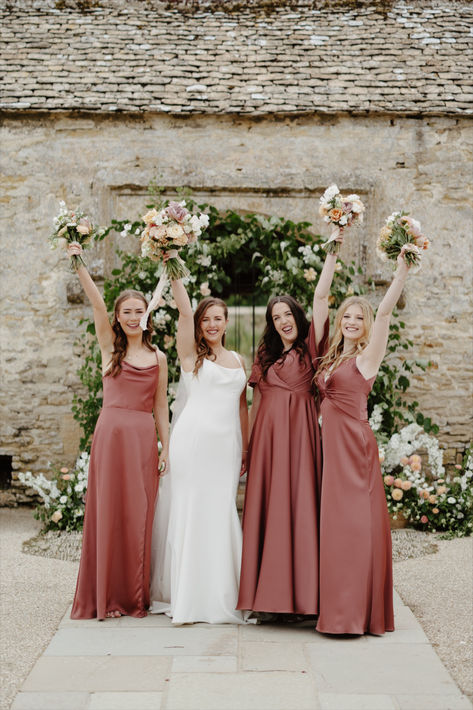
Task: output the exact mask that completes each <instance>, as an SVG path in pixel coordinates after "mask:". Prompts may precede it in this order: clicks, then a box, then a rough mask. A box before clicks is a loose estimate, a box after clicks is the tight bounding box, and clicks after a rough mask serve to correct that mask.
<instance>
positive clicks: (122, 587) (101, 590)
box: [71, 353, 159, 619]
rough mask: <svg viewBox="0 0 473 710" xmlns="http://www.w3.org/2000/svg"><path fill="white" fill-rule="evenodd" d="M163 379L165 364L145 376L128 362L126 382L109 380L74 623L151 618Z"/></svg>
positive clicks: (93, 459)
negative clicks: (157, 411) (112, 615)
mask: <svg viewBox="0 0 473 710" xmlns="http://www.w3.org/2000/svg"><path fill="white" fill-rule="evenodd" d="M157 357H158V355H157V353H156V359H157ZM158 377H159V366H158V364H156V365H152V366H151V367H146V368H137V367H134V366H133V365H131V364H129V363H127V362H124V361H123V362H122V365H121V371H120V372H119V374H118V375H116V376H115V377H112V376H110V375H106V376H104V377H103V408H102V411H101V413H100V416H99V418H98V421H97V425H96V427H95V431H94V436H93V441H92V449H91V454H90V464H89V480H88V486H87V494H86V505H85V518H84V534H83V541H82V553H81V560H80V566H79V576H78V579H77V587H76V593H75V597H74V603H73V605H72V612H71V618H72V619H92V618H97V619H103V618H105V616H106V615H107V612H111V611H118V612H120V613H121V614H122V615H127V616H135V617H142V616H146V614H147V608H148V606H149V602H150V600H149V578H150V553H151V532H152V525H153V514H154V504H155V498H156V493H157V487H158V480H159V479H158V444H157V436H156V427H155V421H154V417H153V414H152V410H153V404H154V396H155V392H156V388H157V386H158Z"/></svg>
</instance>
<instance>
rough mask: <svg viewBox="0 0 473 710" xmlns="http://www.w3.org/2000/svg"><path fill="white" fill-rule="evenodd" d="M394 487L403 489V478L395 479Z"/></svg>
mask: <svg viewBox="0 0 473 710" xmlns="http://www.w3.org/2000/svg"><path fill="white" fill-rule="evenodd" d="M394 485H395V486H396V488H402V478H395V479H394Z"/></svg>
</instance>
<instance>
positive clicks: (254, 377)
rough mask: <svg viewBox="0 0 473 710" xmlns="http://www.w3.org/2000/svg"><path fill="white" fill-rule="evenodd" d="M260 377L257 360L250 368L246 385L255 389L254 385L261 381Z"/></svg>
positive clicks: (259, 367)
mask: <svg viewBox="0 0 473 710" xmlns="http://www.w3.org/2000/svg"><path fill="white" fill-rule="evenodd" d="M261 375H262V372H261V366H260V364H259V362H258V360H255V361H254V363H253V367H252V368H251V373H250V376H249V378H248V384H249V385H250V387H256V385H257V384H258V382H259V381H260V379H261Z"/></svg>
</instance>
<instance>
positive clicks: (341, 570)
mask: <svg viewBox="0 0 473 710" xmlns="http://www.w3.org/2000/svg"><path fill="white" fill-rule="evenodd" d="M335 261H336V257H335V256H334V255H327V258H326V262H325V265H324V269H323V271H322V274H321V276H320V280H319V283H318V284H317V288H316V290H315V296H314V313H315V317H314V320H315V335H316V342H317V343H318V344H319V346H320V347H321V348H323V350H324V351H325V354H324V357H323V358H322V360H321V362H320V365H319V367H318V369H317V376H316V382H317V388H318V390H319V393H320V397H321V415H322V450H323V473H322V495H321V503H320V615H319V619H318V623H317V631H321V632H323V633H329V634H364V633H371V634H384V632H385V631H393V630H394V614H393V601H392V557H391V531H390V526H389V516H388V510H387V505H386V498H385V495H384V486H383V480H382V476H381V469H380V464H379V454H378V447H377V444H376V439H375V436H374V434H373V432H372V431H371V428H370V426H369V423H368V414H367V398H368V395H369V393H370V391H371V388H372V386H373V382H374V381H375V379H376V375H377V373H378V369H379V366H380V364H381V362H382V360H383V357H384V355H385V352H386V344H387V340H388V333H389V321H390V318H391V313H392V310H393V308H394V306H395V305H396V303H397V301H398V299H399V296H400V295H401V291H402V289H403V286H404V283H405V280H406V277H407V273H408V266H407V264H406V262H405V260H404V258H403V256H399V257H398V266H397V271H396V273H395V275H394V279H393V281H392V283H391V285H390V287H389V289H388V291H387V292H386V294H385V296H384V298H383V300H382V301H381V303H380V305H379V308H378V311H377V314H376V319H375V320H374V323H373V311H372V308H371V306H370V304H369V303H368V302H367V301H366V300H365V299H364V298H361V297H358V296H352V297H350V298H348V299H346V300H345V301H344V302H343V303H342V304H341V306H340V308H339V309H338V311H337V314H336V317H335V324H334V334H333V336H332V338H331V341H330V346H328V345H327V336H328V318H327V316H328V295H329V290H330V285H331V282H332V276H333V271H334V265H335Z"/></svg>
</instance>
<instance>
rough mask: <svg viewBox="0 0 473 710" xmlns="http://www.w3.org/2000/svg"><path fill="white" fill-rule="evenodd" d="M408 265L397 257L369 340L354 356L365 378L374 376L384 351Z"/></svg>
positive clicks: (407, 271) (401, 257)
mask: <svg viewBox="0 0 473 710" xmlns="http://www.w3.org/2000/svg"><path fill="white" fill-rule="evenodd" d="M408 273H409V267H408V265H407V264H406V261H405V259H404V257H403V256H401V255H399V256H398V258H397V269H396V272H395V274H394V278H393V280H392V282H391V285H390V286H389V288H388V290H387V291H386V294H385V296H384V298H383V300H382V301H381V303H380V304H379V307H378V311H377V313H376V318H375V321H374V325H373V331H372V333H371V338H370V342H369V343H368V345H367V346H366V348H365V349H364V350H363V352H362V353H361V355H358V357H357V358H356V364H357V366H358V369H359V371H360V372H361V374H362V375H363V377H365V378H366V379H367V380H368V379H369V378H370V377H374V376H375V375H376V374H377V372H378V370H379V366H380V365H381V362H382V360H383V358H384V355H385V353H386V345H387V342H388V336H389V322H390V320H391V314H392V312H393V309H394V307H395V305H396V303H397V302H398V300H399V296H400V295H401V292H402V289H403V288H404V284H405V282H406V278H407V274H408Z"/></svg>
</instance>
